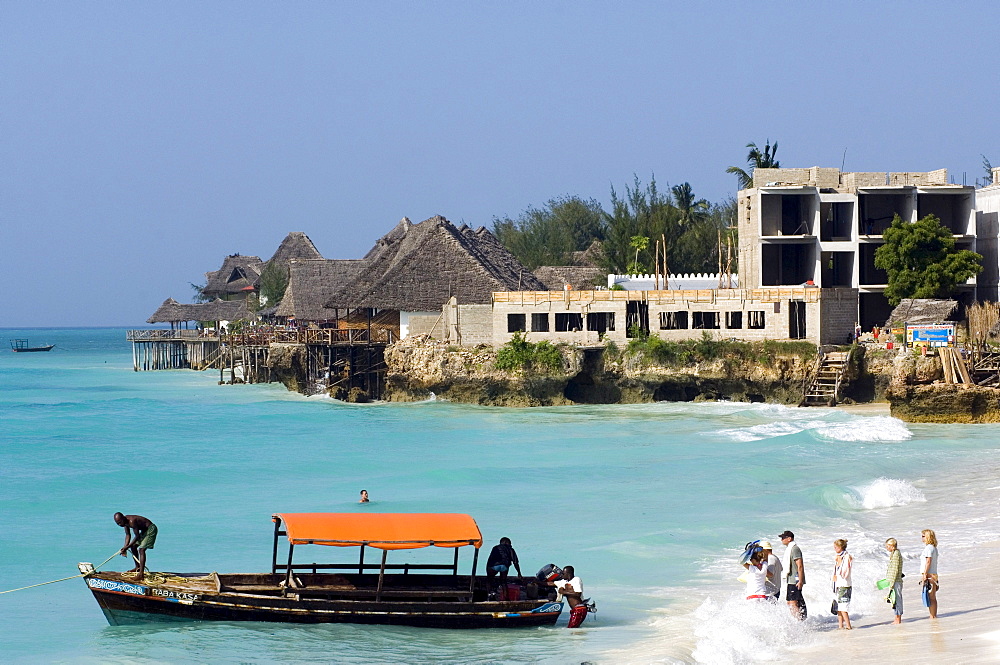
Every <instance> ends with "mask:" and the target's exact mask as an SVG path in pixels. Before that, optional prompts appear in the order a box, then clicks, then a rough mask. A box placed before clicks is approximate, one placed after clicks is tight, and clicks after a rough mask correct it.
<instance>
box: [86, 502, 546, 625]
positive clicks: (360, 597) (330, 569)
mask: <svg viewBox="0 0 1000 665" xmlns="http://www.w3.org/2000/svg"><path fill="white" fill-rule="evenodd" d="M271 519H272V520H273V522H274V545H273V548H272V556H271V572H270V573H251V574H232V575H225V574H223V575H220V574H218V573H214V572H213V573H210V574H205V573H151V572H148V571H147V573H146V576H145V579H144V580H143V581H142V582H137V581H135V578H134V577H131V576H130V575H131V574H129V573H114V572H93V566H91V565H90V564H87V563H81V564H80V571H81V572H82V573H84V574H85V576H84V579H85V580H86V583H87V586H88V587H89V588H90V590H91V592H92V593H93V594H94V598H95V599H96V600H97V603H98V605H100V607H101V609H102V610H103V611H104V616H105V617H106V618H107V620H108V623H110V624H111V625H123V624H133V623H146V622H151V621H162V620H181V621H272V622H283V623H366V624H391V625H406V626H424V627H432V628H512V627H516V626H542V625H552V624H554V623H555V622H556V620H557V619H558V618H559V614H560V612H561V611H562V607H563V603H562V602H556V601H554V600H553V601H550V600H548V599H546V598H540V599H539V598H528V597H527V596H528V595H529V592H532V591H533V589H532V587H533V586H534V585H531V584H529V585H526V586H525V587H522V589H521V590H522V591H523V593H516V592H515V591H514V590H513V589H511V590H510V591H507V590H506V589H505V590H504V593H503V594H502V597H503V598H507V597H515V596H516V597H517V598H518V599H517V600H500V599H496V598H495V595H496V594H494V593H493V592H494V589H492V588H490V585H491V583H490V582H488V581H487V578H486V577H485V576H482V575H480V576H477V575H476V565H477V563H478V559H479V548H480V547H481V546H482V544H483V539H482V535H481V534H480V532H479V527H478V526H477V525H476V522H475V520H474V519H472V517H471V516H469V515H461V514H437V513H433V514H428V513H414V514H410V513H377V514H371V513H278V514H275V515H273V516H272V518H271ZM282 525H284V528H282ZM281 536H285V537H286V538H287V550H288V555H287V559H286V563H279V557H278V554H279V549H280V547H279V545H281V542H284V539H281V538H280V537H281ZM279 541H281V542H279ZM302 545H321V546H332V547H337V548H346V547H351V548H357V550H358V556H357V557H356V558H355V559H354V560H353V561H352V562H349V563H339V564H329V563H328V564H318V563H296V562H294V561H293V555H294V554H295V552H296V551H297V548H301V546H302ZM431 546H433V547H443V548H451V549H453V550H454V557H453V560H452V561H451V563H447V564H409V563H404V564H398V563H390V562H389V561H388V554H389V553H390V552H395V551H397V550H409V549H418V548H424V547H431ZM467 546H471V547H473V548H474V550H473V551H474V554H473V559H472V566H471V574H469V575H460V574H459V570H458V569H459V550H460V549H461V548H462V547H467ZM370 549H376V550H380V551H381V553H382V556H381V561H380V562H379V563H366V562H365V553H366V551H368V550H370ZM313 551H315V550H313ZM335 571H343V572H335ZM390 571H391V572H390ZM416 571H446V572H436V573H427V572H416ZM508 581H510V582H512V581H513V578H511V579H510V580H508ZM495 583H496V582H495V580H494V582H493V583H492V584H494V585H495ZM543 589H544V587H543ZM546 592H547V589H546ZM530 595H537V594H534V593H530ZM521 598H523V599H521Z"/></svg>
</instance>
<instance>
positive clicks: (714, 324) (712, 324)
mask: <svg viewBox="0 0 1000 665" xmlns="http://www.w3.org/2000/svg"><path fill="white" fill-rule="evenodd" d="M691 327H692V328H694V329H695V330H715V329H717V328H718V327H719V313H718V312H692V313H691Z"/></svg>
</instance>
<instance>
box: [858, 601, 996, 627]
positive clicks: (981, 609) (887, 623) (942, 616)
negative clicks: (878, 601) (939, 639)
mask: <svg viewBox="0 0 1000 665" xmlns="http://www.w3.org/2000/svg"><path fill="white" fill-rule="evenodd" d="M997 608H1000V604H996V605H988V606H986V607H974V608H972V609H969V610H954V611H951V612H940V613H938V615H937V618H938V619H946V618H948V617H957V616H962V615H963V614H972V613H973V612H984V611H986V610H995V609H997ZM930 620H931V618H930V617H929V616H927V615H923V616H916V617H905V616H904V617H903V623H917V622H919V621H930ZM892 625H894V624H893V623H892V619H889V620H887V621H879V622H877V623H866V624H865V625H863V626H859V625H855V626H854V628H855V630H858V629H861V630H863V629H865V628H880V627H882V626H892Z"/></svg>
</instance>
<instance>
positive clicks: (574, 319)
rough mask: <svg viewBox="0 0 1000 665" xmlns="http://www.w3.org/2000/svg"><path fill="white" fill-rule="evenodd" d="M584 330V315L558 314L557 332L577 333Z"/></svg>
mask: <svg viewBox="0 0 1000 665" xmlns="http://www.w3.org/2000/svg"><path fill="white" fill-rule="evenodd" d="M577 330H583V314H574V313H573V312H566V313H557V314H556V332H575V331H577Z"/></svg>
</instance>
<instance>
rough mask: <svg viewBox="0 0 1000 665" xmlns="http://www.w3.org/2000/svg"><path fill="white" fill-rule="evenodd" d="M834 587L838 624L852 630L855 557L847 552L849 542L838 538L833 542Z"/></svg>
mask: <svg viewBox="0 0 1000 665" xmlns="http://www.w3.org/2000/svg"><path fill="white" fill-rule="evenodd" d="M833 551H834V552H836V553H837V555H836V556H835V557H834V560H833V586H834V590H835V592H836V594H837V624H838V625H839V626H840V627H841V628H846V629H847V630H851V616H850V614H849V611H850V609H851V564H853V563H854V557H852V556H851V555H850V554H849V553H848V552H847V541H846V540H844V539H843V538H838V539H837V540H835V541H833Z"/></svg>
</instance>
